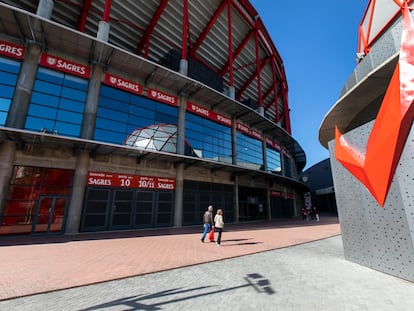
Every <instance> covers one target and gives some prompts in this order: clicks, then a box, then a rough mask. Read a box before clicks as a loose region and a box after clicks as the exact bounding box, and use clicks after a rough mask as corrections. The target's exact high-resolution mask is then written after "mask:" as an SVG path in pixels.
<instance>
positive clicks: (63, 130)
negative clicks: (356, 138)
mask: <svg viewBox="0 0 414 311" xmlns="http://www.w3.org/2000/svg"><path fill="white" fill-rule="evenodd" d="M55 130H56V134H58V135H67V136H73V137H79V136H80V132H81V125H74V124H71V123H64V122H56V124H55Z"/></svg>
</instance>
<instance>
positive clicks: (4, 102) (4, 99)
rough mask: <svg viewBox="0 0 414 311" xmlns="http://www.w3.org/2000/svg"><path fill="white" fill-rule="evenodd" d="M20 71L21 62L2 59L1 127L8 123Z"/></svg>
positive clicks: (0, 77) (0, 60)
mask: <svg viewBox="0 0 414 311" xmlns="http://www.w3.org/2000/svg"><path fill="white" fill-rule="evenodd" d="M19 71H20V62H17V61H14V60H10V59H6V58H1V57H0V126H4V125H5V124H6V121H7V115H8V113H9V109H10V105H11V101H12V98H13V94H14V89H15V87H16V83H17V78H18V75H19Z"/></svg>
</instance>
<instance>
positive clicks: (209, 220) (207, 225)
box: [201, 205, 213, 242]
mask: <svg viewBox="0 0 414 311" xmlns="http://www.w3.org/2000/svg"><path fill="white" fill-rule="evenodd" d="M203 228H204V229H203V235H202V237H201V242H204V239H205V238H206V235H207V233H209V232H210V230H211V228H213V206H211V205H210V206H209V207H208V208H207V210H206V211H205V212H204V215H203Z"/></svg>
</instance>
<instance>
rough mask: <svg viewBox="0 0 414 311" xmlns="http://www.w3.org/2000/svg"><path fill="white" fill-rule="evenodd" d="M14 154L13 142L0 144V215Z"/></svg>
mask: <svg viewBox="0 0 414 311" xmlns="http://www.w3.org/2000/svg"><path fill="white" fill-rule="evenodd" d="M15 154H16V144H15V143H14V142H12V141H7V140H5V141H3V142H2V143H1V144H0V214H2V213H1V212H2V211H3V210H4V207H5V204H6V198H7V195H8V192H9V181H10V178H11V176H12V174H13V162H14V157H15Z"/></svg>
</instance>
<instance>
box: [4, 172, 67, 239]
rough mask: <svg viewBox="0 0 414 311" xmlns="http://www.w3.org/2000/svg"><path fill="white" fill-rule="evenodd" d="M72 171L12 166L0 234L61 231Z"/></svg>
mask: <svg viewBox="0 0 414 311" xmlns="http://www.w3.org/2000/svg"><path fill="white" fill-rule="evenodd" d="M73 175H74V173H73V171H72V170H62V169H51V168H40V167H28V166H15V167H14V171H13V176H12V180H11V182H10V188H9V195H8V198H7V202H6V206H5V209H4V211H3V213H2V215H1V218H0V220H1V226H0V234H20V233H30V232H34V233H41V232H49V233H50V232H61V231H62V230H63V225H64V217H65V212H66V208H67V202H68V199H69V196H70V193H71V190H72V183H73Z"/></svg>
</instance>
